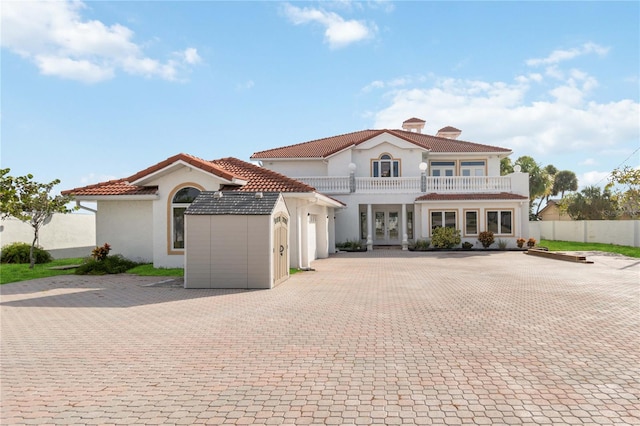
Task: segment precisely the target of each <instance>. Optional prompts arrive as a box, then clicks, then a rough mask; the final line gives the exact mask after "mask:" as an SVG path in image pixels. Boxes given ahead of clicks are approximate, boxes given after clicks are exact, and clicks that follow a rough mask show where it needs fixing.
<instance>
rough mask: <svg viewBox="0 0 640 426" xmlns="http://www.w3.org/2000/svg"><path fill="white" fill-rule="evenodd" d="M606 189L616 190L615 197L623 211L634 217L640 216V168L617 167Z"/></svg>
mask: <svg viewBox="0 0 640 426" xmlns="http://www.w3.org/2000/svg"><path fill="white" fill-rule="evenodd" d="M621 187H623V188H624V190H623V189H622V188H621ZM606 189H609V190H611V189H613V190H614V194H613V197H614V198H615V200H616V201H617V202H618V207H619V208H620V210H621V211H622V212H623V213H626V214H627V215H629V217H631V218H632V219H635V218H638V217H640V168H635V169H634V168H632V167H629V166H625V167H624V168H622V169H615V170H614V171H612V172H611V175H610V176H609V183H608V184H607V186H606Z"/></svg>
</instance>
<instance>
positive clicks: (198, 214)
mask: <svg viewBox="0 0 640 426" xmlns="http://www.w3.org/2000/svg"><path fill="white" fill-rule="evenodd" d="M184 217H185V271H184V277H185V281H184V286H185V288H242V289H268V288H273V287H275V286H276V285H278V284H280V283H281V282H283V281H284V280H286V279H287V278H289V211H288V210H287V206H286V204H285V202H284V199H283V197H282V195H281V194H280V193H277V192H264V193H263V192H241V191H224V192H222V191H215V192H214V191H203V192H201V193H200V195H198V197H197V198H196V199H195V200H194V201H193V203H191V205H190V206H189V207H188V208H187V210H186V211H185V216H184Z"/></svg>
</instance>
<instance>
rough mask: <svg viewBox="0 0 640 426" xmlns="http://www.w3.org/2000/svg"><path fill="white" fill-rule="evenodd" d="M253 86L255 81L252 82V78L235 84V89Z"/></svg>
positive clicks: (246, 88) (247, 88) (245, 88)
mask: <svg viewBox="0 0 640 426" xmlns="http://www.w3.org/2000/svg"><path fill="white" fill-rule="evenodd" d="M253 86H255V83H254V82H253V80H247V81H245V82H244V83H240V84H238V85H236V89H238V90H249V89H251V88H253Z"/></svg>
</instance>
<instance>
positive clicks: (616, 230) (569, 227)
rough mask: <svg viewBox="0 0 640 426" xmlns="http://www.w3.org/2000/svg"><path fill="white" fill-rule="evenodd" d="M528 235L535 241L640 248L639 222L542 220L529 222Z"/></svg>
mask: <svg viewBox="0 0 640 426" xmlns="http://www.w3.org/2000/svg"><path fill="white" fill-rule="evenodd" d="M529 233H530V234H531V235H529V236H530V237H533V238H535V239H537V240H541V239H545V240H557V241H575V242H579V243H603V244H618V245H621V246H632V247H640V220H549V221H546V220H543V221H536V222H529Z"/></svg>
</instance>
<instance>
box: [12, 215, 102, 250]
mask: <svg viewBox="0 0 640 426" xmlns="http://www.w3.org/2000/svg"><path fill="white" fill-rule="evenodd" d="M0 240H1V242H0V246H4V245H6V244H11V243H15V242H24V243H28V244H31V242H32V241H33V228H32V227H31V225H29V224H28V223H25V222H21V221H19V220H18V219H15V218H12V217H9V218H6V219H2V221H1V222H0ZM38 244H39V245H40V246H41V247H42V248H44V249H45V250H58V249H66V248H76V247H89V246H95V245H96V216H95V215H94V214H82V213H70V214H62V213H55V214H54V215H53V216H52V217H51V221H50V222H49V223H47V224H46V225H44V226H42V227H41V228H40V232H39V242H38ZM89 254H90V253H87V255H89Z"/></svg>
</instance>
